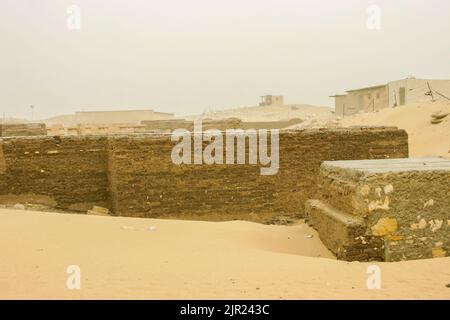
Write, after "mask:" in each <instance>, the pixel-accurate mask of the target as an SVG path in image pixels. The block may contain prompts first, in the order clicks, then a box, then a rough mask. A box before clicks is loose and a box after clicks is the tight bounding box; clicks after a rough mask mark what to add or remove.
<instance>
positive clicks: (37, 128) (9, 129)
mask: <svg viewBox="0 0 450 320" xmlns="http://www.w3.org/2000/svg"><path fill="white" fill-rule="evenodd" d="M45 135H47V129H46V127H45V124H44V123H21V124H15V123H14V124H0V137H20V136H45Z"/></svg>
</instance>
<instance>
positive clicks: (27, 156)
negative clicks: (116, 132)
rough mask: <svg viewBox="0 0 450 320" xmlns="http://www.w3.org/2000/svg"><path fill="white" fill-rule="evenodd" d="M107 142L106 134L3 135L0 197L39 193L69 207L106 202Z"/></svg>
mask: <svg viewBox="0 0 450 320" xmlns="http://www.w3.org/2000/svg"><path fill="white" fill-rule="evenodd" d="M106 143H107V140H106V138H105V137H61V138H59V137H26V138H25V137H22V138H3V139H1V140H0V196H1V197H3V198H5V197H6V198H8V197H9V198H13V199H14V197H18V196H22V199H25V200H27V199H28V198H30V199H31V198H33V199H37V198H39V197H43V198H46V199H47V200H48V199H50V202H51V203H50V204H52V205H53V206H56V207H59V208H64V209H71V210H86V209H87V208H90V207H92V204H98V205H109V193H108V190H107V187H108V186H107V182H108V179H107V163H108V162H107V154H106ZM23 195H26V196H27V197H26V198H23ZM17 201H19V200H17ZM21 201H22V200H21Z"/></svg>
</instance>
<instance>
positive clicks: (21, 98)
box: [0, 0, 450, 120]
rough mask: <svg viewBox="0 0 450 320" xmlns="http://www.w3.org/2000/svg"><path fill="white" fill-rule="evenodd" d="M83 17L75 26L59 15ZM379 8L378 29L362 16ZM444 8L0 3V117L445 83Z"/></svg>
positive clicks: (179, 111) (201, 105) (324, 102)
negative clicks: (421, 81) (408, 81)
mask: <svg viewBox="0 0 450 320" xmlns="http://www.w3.org/2000/svg"><path fill="white" fill-rule="evenodd" d="M70 5H77V6H79V7H80V9H81V20H80V21H81V29H79V30H69V29H68V28H67V18H68V14H67V13H66V9H67V8H68V7H69V6H70ZM370 5H378V6H379V7H380V9H381V24H380V27H381V28H380V29H379V30H370V29H368V28H367V25H366V21H367V18H368V15H367V12H366V10H367V8H368V7H369V6H370ZM449 20H450V3H449V2H442V1H438V0H434V1H428V2H425V1H417V0H411V1H406V0H403V1H384V0H383V1H365V0H363V1H361V0H345V1H339V2H337V1H331V0H328V1H325V0H324V1H312V0H311V1H293V0H282V1H267V0H266V1H245V2H244V1H237V0H236V1H235V0H231V1H226V2H224V1H221V2H219V1H204V0H203V1H202V0H197V1H189V3H186V2H183V1H134V2H133V4H130V3H129V2H125V1H119V0H108V1H106V0H98V1H96V2H95V3H92V1H87V0H76V1H75V0H73V1H66V0H63V1H58V2H57V3H56V2H54V1H49V0H42V1H39V2H36V1H29V0H28V1H25V0H14V1H13V0H4V1H2V2H1V3H0V24H1V26H2V27H1V28H0V35H1V38H2V45H1V47H0V48H1V52H2V59H1V60H0V68H1V73H0V77H1V83H2V84H3V90H2V91H1V94H0V103H1V113H2V115H3V114H4V115H5V116H6V117H7V118H9V117H15V118H24V119H28V120H30V119H31V111H30V105H33V106H34V107H35V111H34V118H35V119H43V118H48V117H52V116H57V115H64V114H72V113H74V112H76V111H92V110H127V109H153V110H155V111H159V112H170V113H175V114H176V115H177V116H183V115H189V114H200V113H202V112H204V111H206V110H221V109H228V108H237V107H242V106H252V105H257V103H258V101H259V96H261V95H264V94H275V95H283V96H284V99H285V103H286V104H310V105H317V106H328V107H331V106H333V100H332V99H331V98H329V96H330V95H333V94H338V93H343V92H344V91H346V90H349V89H355V88H361V87H368V86H372V85H378V84H384V83H387V82H389V81H392V80H398V79H403V78H406V77H408V76H410V75H413V76H415V77H417V78H430V79H450V64H449V63H448V57H449V56H450V41H448V40H445V33H446V32H448V31H449V29H450V28H449V24H448V21H449Z"/></svg>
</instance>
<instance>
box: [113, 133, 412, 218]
mask: <svg viewBox="0 0 450 320" xmlns="http://www.w3.org/2000/svg"><path fill="white" fill-rule="evenodd" d="M175 144H176V142H171V141H170V136H169V135H142V136H123V137H111V138H109V144H108V148H109V151H108V153H109V159H108V161H109V183H110V190H111V198H112V205H113V211H114V212H115V214H117V215H123V216H138V217H176V218H187V219H188V218H193V219H206V220H232V219H247V220H253V221H262V222H271V221H274V220H275V221H276V220H277V219H280V218H285V217H287V218H294V217H295V218H298V217H303V216H304V207H305V202H306V200H307V199H311V198H315V196H316V194H317V192H318V189H317V186H316V178H317V175H318V172H319V167H320V165H321V163H322V162H323V161H324V160H344V159H385V158H402V157H407V156H408V143H407V134H406V132H405V131H403V130H398V129H395V128H364V129H360V128H355V129H332V130H304V131H283V132H280V169H279V172H278V174H277V175H274V176H261V175H260V166H259V165H211V166H209V165H193V164H192V165H175V164H173V163H172V160H171V158H170V155H171V150H172V148H173V147H174V145H175Z"/></svg>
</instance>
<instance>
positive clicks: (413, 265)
mask: <svg viewBox="0 0 450 320" xmlns="http://www.w3.org/2000/svg"><path fill="white" fill-rule="evenodd" d="M0 221H1V223H0V243H1V244H2V246H1V259H0V298H2V299H5V298H6V299H10V298H25V299H29V298H41V299H48V298H63V299H91V298H99V299H104V298H113V299H116V298H125V299H128V298H137V299H164V298H172V299H181V298H186V299H188V298H191V299H195V298H204V299H214V298H217V299H232V298H237V299H247V298H250V299H269V298H270V299H309V298H318V299H322V298H336V299H345V298H356V299H359V298H373V299H381V298H418V299H428V298H437V299H448V298H450V288H447V287H446V284H448V283H450V271H449V270H450V258H442V259H434V260H421V261H408V262H401V263H377V265H379V266H380V268H381V270H382V289H381V290H375V291H374V290H368V289H367V286H366V281H367V277H368V275H367V274H366V271H367V266H368V265H370V264H369V263H358V262H353V263H347V262H343V261H336V260H334V258H333V257H332V255H331V254H330V253H329V252H328V250H327V249H326V248H325V247H324V246H323V245H322V243H321V242H320V241H319V240H318V238H317V234H316V233H315V231H314V230H312V229H311V228H309V227H308V226H306V225H304V224H298V225H295V226H267V225H260V224H255V223H249V222H241V221H236V222H224V223H214V222H194V221H190V222H189V221H172V220H153V219H134V218H119V217H98V216H86V215H71V214H58V213H42V212H31V211H19V210H6V209H3V210H0ZM151 226H154V227H156V229H155V230H153V231H151V230H150V229H149V227H151ZM311 235H312V236H313V237H311ZM69 265H78V266H80V268H81V278H82V281H81V289H80V290H68V289H67V288H66V280H67V277H68V274H66V269H67V267H68V266H69Z"/></svg>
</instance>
